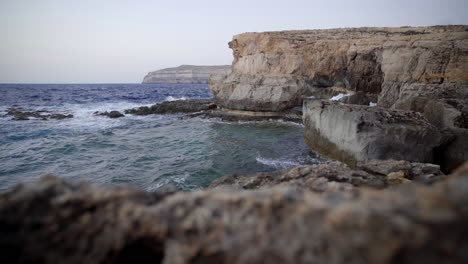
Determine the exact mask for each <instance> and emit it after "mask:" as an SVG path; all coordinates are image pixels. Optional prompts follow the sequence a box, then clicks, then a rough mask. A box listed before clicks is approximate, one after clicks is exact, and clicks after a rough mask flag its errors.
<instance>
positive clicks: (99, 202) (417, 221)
mask: <svg viewBox="0 0 468 264" xmlns="http://www.w3.org/2000/svg"><path fill="white" fill-rule="evenodd" d="M337 180H339V178H337ZM467 188H468V164H467V165H466V166H465V167H464V168H463V169H462V170H460V171H459V172H457V173H456V174H455V175H452V176H449V178H448V179H447V180H446V181H443V182H440V183H436V184H434V185H432V186H430V187H426V186H421V185H417V184H404V185H399V186H398V187H394V188H391V189H387V190H372V189H368V188H356V189H355V190H354V191H353V192H324V193H315V192H310V191H307V190H304V189H298V188H294V187H292V186H279V187H275V188H265V189H261V190H235V191H234V190H228V189H222V190H217V189H214V190H205V191H197V192H190V193H182V192H178V193H173V191H171V190H169V191H167V190H166V191H164V192H162V193H146V192H142V191H137V190H134V189H130V188H126V187H114V188H109V187H97V186H92V185H89V184H86V183H76V182H68V181H64V180H63V179H60V178H55V177H47V178H43V179H42V180H40V181H39V182H36V183H29V184H24V185H19V186H17V187H16V188H14V189H13V190H11V191H10V192H8V193H5V194H2V195H0V226H1V228H0V250H1V254H0V258H1V259H0V260H1V261H2V263H12V262H17V263H332V264H333V263H374V264H380V263H466V262H467V261H468V256H467V254H466V249H467V248H468V240H467V239H466V237H467V236H468V225H467V224H466V223H467V215H468V206H467V204H468V192H467V191H466V190H467Z"/></svg>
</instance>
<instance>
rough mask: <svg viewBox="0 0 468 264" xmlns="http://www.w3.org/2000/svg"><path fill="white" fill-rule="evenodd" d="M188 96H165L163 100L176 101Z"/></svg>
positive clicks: (185, 98)
mask: <svg viewBox="0 0 468 264" xmlns="http://www.w3.org/2000/svg"><path fill="white" fill-rule="evenodd" d="M187 99H188V98H187V97H185V96H182V97H174V96H168V97H166V100H165V101H169V102H172V101H177V100H187Z"/></svg>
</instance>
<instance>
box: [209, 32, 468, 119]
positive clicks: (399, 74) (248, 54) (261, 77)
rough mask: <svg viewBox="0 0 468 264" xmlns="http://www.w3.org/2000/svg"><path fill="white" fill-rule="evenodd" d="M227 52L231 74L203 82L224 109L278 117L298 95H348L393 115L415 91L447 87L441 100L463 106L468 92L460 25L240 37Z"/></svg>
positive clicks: (466, 41)
mask: <svg viewBox="0 0 468 264" xmlns="http://www.w3.org/2000/svg"><path fill="white" fill-rule="evenodd" d="M229 47H230V48H231V49H232V50H233V54H234V62H233V65H232V73H231V74H229V75H224V76H219V75H218V76H214V77H213V78H212V79H211V83H210V84H211V89H212V90H213V92H214V94H215V97H216V99H217V101H218V104H219V105H221V106H223V107H226V108H232V109H238V110H250V111H278V110H282V109H287V108H290V107H292V106H294V105H297V104H300V103H301V98H302V97H303V96H316V97H322V98H324V97H327V96H330V95H333V94H336V93H339V92H354V91H362V92H364V93H368V94H374V95H380V96H379V100H378V101H379V102H378V104H379V105H380V106H383V107H387V108H390V107H395V108H398V102H397V101H399V100H401V99H402V98H401V97H402V96H403V93H405V91H406V90H412V91H414V90H415V89H416V87H418V89H419V90H420V91H419V92H423V93H424V91H425V89H432V88H435V89H436V90H444V89H446V87H447V89H449V88H450V87H451V88H450V89H452V88H453V89H455V90H457V93H454V94H447V95H446V96H447V97H448V98H458V99H465V100H466V96H465V97H457V96H458V94H464V95H466V93H467V89H468V74H467V73H468V26H436V27H417V28H410V27H403V28H350V29H330V30H303V31H280V32H264V33H244V34H240V35H236V36H234V38H233V40H232V41H231V42H230V43H229ZM421 88H422V89H421ZM419 92H414V93H419ZM456 94H457V95H456ZM414 96H416V94H414V95H413V96H412V97H414ZM444 96H445V95H437V98H438V99H440V98H445V97H444Z"/></svg>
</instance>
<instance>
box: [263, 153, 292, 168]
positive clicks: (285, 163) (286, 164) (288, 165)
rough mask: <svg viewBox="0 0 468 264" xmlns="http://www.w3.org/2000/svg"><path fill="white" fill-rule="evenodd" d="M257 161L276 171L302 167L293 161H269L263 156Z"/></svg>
mask: <svg viewBox="0 0 468 264" xmlns="http://www.w3.org/2000/svg"><path fill="white" fill-rule="evenodd" d="M255 159H256V160H257V162H258V163H261V164H264V165H267V166H270V167H273V168H275V169H289V168H292V167H296V166H300V165H301V163H299V162H296V161H292V160H281V159H267V158H263V157H261V156H257V157H256V158H255Z"/></svg>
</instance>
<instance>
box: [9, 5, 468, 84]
mask: <svg viewBox="0 0 468 264" xmlns="http://www.w3.org/2000/svg"><path fill="white" fill-rule="evenodd" d="M440 24H468V0H388V1H383V0H350V1H338V0H320V1H315V0H308V1H307V0H282V1H276V0H235V1H232V0H231V1H222V0H191V1H189V0H186V1H177V0H172V1H170V0H165V1H157V0H153V1H150V0H77V1H71V0H70V1H67V0H0V36H1V39H0V47H1V49H0V83H118V82H125V83H139V82H141V80H142V78H143V76H144V75H145V74H146V73H147V72H148V71H152V70H157V69H161V68H165V67H172V66H178V65H180V64H196V65H217V64H230V63H231V61H232V53H231V50H230V49H229V48H228V47H227V42H228V41H230V40H231V38H232V36H233V35H235V34H239V33H242V32H255V31H272V30H289V29H324V28H338V27H362V26H395V27H398V26H428V25H440Z"/></svg>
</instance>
